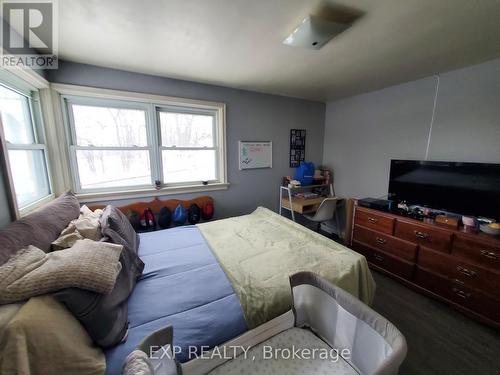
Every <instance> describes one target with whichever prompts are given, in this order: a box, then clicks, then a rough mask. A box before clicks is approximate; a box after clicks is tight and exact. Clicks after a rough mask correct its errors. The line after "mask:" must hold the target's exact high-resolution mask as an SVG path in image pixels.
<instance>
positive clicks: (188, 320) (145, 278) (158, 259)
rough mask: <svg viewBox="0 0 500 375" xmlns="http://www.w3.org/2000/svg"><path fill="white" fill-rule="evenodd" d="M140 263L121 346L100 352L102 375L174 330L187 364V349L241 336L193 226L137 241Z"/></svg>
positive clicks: (228, 292)
mask: <svg viewBox="0 0 500 375" xmlns="http://www.w3.org/2000/svg"><path fill="white" fill-rule="evenodd" d="M140 237H141V242H140V246H139V256H140V257H141V259H142V260H143V262H144V263H145V268H144V273H143V275H142V276H141V278H140V279H139V281H138V283H137V285H136V287H135V289H134V291H133V293H132V295H131V296H130V298H129V301H128V315H129V322H130V327H129V334H128V338H127V341H126V342H124V343H122V344H120V345H118V346H116V347H114V348H112V349H110V350H108V351H107V352H106V362H107V370H106V373H107V374H113V375H115V374H120V373H121V369H122V365H123V361H124V359H125V357H126V356H127V355H128V353H130V352H131V351H132V350H133V349H134V348H135V346H137V345H138V344H139V343H140V342H141V341H142V339H143V338H144V337H145V336H147V335H149V334H150V333H152V332H153V331H156V330H157V329H159V328H161V327H165V326H167V325H169V324H171V325H173V326H174V345H177V346H180V347H182V348H183V349H184V350H183V352H182V353H181V354H180V355H178V356H177V358H178V359H179V360H180V361H181V362H185V361H186V360H188V357H187V354H188V346H190V345H194V346H202V345H208V346H215V345H218V344H221V343H223V342H225V341H227V340H229V339H231V338H233V337H235V336H238V335H239V334H241V333H243V332H244V331H246V330H247V326H246V323H245V319H244V317H243V311H242V309H241V306H240V302H239V300H238V297H237V296H236V295H235V294H234V291H233V288H232V287H231V284H230V282H229V280H228V279H227V277H226V275H225V273H224V271H223V270H222V268H221V267H220V265H219V263H218V262H217V259H216V258H215V257H214V255H213V254H212V251H211V250H210V248H209V247H208V244H207V243H206V242H205V240H204V239H203V237H202V235H201V233H200V231H199V230H198V228H196V227H194V226H188V227H179V228H172V229H167V230H161V231H157V232H150V233H144V234H141V235H140Z"/></svg>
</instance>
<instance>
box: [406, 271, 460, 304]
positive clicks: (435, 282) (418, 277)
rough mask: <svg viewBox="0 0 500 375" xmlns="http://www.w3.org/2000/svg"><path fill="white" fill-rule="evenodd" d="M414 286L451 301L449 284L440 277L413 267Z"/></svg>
mask: <svg viewBox="0 0 500 375" xmlns="http://www.w3.org/2000/svg"><path fill="white" fill-rule="evenodd" d="M414 281H415V284H417V285H419V286H421V287H422V288H424V289H427V290H429V291H431V292H433V293H435V294H437V295H439V296H441V297H443V298H446V299H448V300H450V299H451V282H450V281H449V280H448V279H447V278H444V277H442V276H439V275H436V274H435V273H432V272H429V271H427V270H424V269H422V268H420V267H418V266H417V267H415V277H414Z"/></svg>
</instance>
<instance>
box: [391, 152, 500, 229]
mask: <svg viewBox="0 0 500 375" xmlns="http://www.w3.org/2000/svg"><path fill="white" fill-rule="evenodd" d="M389 199H392V200H395V201H397V202H400V201H403V200H404V201H406V202H408V203H409V204H416V205H421V206H426V207H430V208H434V209H438V210H443V211H447V212H453V213H457V214H462V215H471V216H482V217H487V218H492V219H496V220H500V164H486V163H461V162H441V161H420V160H391V173H390V180H389Z"/></svg>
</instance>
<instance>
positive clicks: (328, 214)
mask: <svg viewBox="0 0 500 375" xmlns="http://www.w3.org/2000/svg"><path fill="white" fill-rule="evenodd" d="M338 201H339V198H325V199H323V201H322V202H321V203H320V205H319V207H318V209H317V210H316V212H315V213H314V215H304V217H305V218H306V219H308V220H311V221H314V222H316V223H318V227H317V232H318V233H319V231H320V229H321V223H323V222H325V221H328V220H332V219H333V217H334V216H335V210H336V209H337V202H338ZM336 224H337V225H338V223H336Z"/></svg>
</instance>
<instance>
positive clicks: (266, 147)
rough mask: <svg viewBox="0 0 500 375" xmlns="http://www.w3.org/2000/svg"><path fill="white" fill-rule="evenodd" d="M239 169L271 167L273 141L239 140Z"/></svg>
mask: <svg viewBox="0 0 500 375" xmlns="http://www.w3.org/2000/svg"><path fill="white" fill-rule="evenodd" d="M238 144H239V155H240V170H242V169H255V168H272V167H273V142H246V141H239V142H238Z"/></svg>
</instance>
